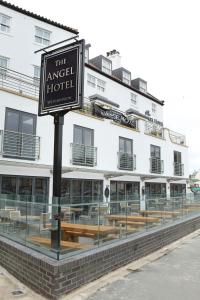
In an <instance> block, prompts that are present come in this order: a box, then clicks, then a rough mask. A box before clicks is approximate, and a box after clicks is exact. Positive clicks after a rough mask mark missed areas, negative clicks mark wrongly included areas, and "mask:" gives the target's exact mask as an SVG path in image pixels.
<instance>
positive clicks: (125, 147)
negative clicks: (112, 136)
mask: <svg viewBox="0 0 200 300" xmlns="http://www.w3.org/2000/svg"><path fill="white" fill-rule="evenodd" d="M120 141H123V143H124V152H121V151H120ZM128 142H129V143H130V145H131V153H129V152H128V151H127V143H128ZM119 152H120V153H126V154H130V155H133V140H132V139H129V138H125V137H123V136H119Z"/></svg>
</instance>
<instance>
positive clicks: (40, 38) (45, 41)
mask: <svg viewBox="0 0 200 300" xmlns="http://www.w3.org/2000/svg"><path fill="white" fill-rule="evenodd" d="M38 32H40V33H41V35H39V34H38ZM45 34H48V35H49V37H47V36H45ZM50 41H51V31H49V30H46V29H44V28H41V27H39V26H35V42H36V43H37V44H42V45H45V46H48V45H49V44H50Z"/></svg>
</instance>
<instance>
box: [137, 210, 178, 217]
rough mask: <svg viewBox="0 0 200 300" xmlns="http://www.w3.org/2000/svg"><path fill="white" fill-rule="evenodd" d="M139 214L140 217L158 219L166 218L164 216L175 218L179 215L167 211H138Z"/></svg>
mask: <svg viewBox="0 0 200 300" xmlns="http://www.w3.org/2000/svg"><path fill="white" fill-rule="evenodd" d="M138 212H139V214H141V215H142V216H148V215H158V216H160V217H163V216H164V217H166V216H171V217H177V216H178V215H180V212H179V211H167V210H139V211H138Z"/></svg>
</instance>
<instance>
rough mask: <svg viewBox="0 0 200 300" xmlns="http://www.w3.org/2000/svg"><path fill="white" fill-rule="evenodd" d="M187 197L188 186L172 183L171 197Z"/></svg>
mask: <svg viewBox="0 0 200 300" xmlns="http://www.w3.org/2000/svg"><path fill="white" fill-rule="evenodd" d="M185 195H186V185H185V184H179V183H170V196H171V197H180V196H185Z"/></svg>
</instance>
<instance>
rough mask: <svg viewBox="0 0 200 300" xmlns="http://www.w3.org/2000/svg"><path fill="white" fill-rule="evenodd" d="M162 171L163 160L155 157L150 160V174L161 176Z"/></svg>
mask: <svg viewBox="0 0 200 300" xmlns="http://www.w3.org/2000/svg"><path fill="white" fill-rule="evenodd" d="M163 171H164V163H163V160H161V159H159V158H157V157H151V158H150V172H151V173H156V174H162V173H163Z"/></svg>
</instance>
